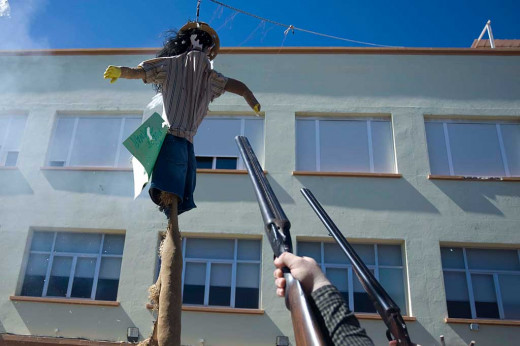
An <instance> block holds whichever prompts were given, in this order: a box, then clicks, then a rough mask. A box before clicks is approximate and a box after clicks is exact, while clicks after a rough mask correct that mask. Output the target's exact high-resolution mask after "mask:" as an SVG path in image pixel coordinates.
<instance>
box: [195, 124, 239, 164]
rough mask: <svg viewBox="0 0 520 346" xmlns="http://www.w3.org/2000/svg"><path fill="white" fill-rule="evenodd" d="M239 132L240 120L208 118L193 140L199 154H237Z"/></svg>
mask: <svg viewBox="0 0 520 346" xmlns="http://www.w3.org/2000/svg"><path fill="white" fill-rule="evenodd" d="M239 134H240V121H239V120H234V119H210V118H206V119H204V120H203V121H202V123H201V125H200V127H199V129H198V131H197V135H195V138H194V140H193V142H194V144H195V153H196V155H197V156H236V155H237V149H236V144H235V136H237V135H239Z"/></svg>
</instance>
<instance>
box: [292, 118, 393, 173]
mask: <svg viewBox="0 0 520 346" xmlns="http://www.w3.org/2000/svg"><path fill="white" fill-rule="evenodd" d="M296 170H298V171H316V172H367V173H368V172H370V173H395V172H396V164H395V154H394V144H393V137H392V125H391V122H390V120H389V119H373V118H370V119H348V120H347V119H343V120H340V119H308V118H305V119H297V120H296Z"/></svg>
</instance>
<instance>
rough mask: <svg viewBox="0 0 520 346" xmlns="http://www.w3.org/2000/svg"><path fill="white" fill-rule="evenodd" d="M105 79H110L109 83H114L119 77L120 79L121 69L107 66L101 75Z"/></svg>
mask: <svg viewBox="0 0 520 346" xmlns="http://www.w3.org/2000/svg"><path fill="white" fill-rule="evenodd" d="M103 77H104V78H105V79H110V83H114V82H115V81H116V80H117V79H118V78H119V77H121V67H118V66H112V65H110V66H108V67H107V69H106V70H105V73H104V74H103Z"/></svg>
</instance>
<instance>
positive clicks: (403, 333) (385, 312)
mask: <svg viewBox="0 0 520 346" xmlns="http://www.w3.org/2000/svg"><path fill="white" fill-rule="evenodd" d="M300 191H301V193H302V194H303V196H304V197H305V199H306V200H307V202H309V204H310V206H311V207H312V209H313V210H314V212H315V213H316V214H317V215H318V218H319V219H320V220H321V222H323V224H324V225H325V227H326V228H327V230H328V231H329V232H330V234H331V235H332V236H333V237H334V239H335V240H336V242H337V243H338V245H339V246H340V248H341V249H342V250H343V252H344V253H345V255H346V256H347V258H348V259H349V260H350V262H351V263H352V268H353V269H354V272H355V273H356V276H357V277H358V279H359V282H360V283H361V285H362V286H363V288H364V289H365V291H366V292H367V294H368V297H369V298H370V300H371V301H372V304H373V305H374V307H375V308H376V311H377V312H378V313H379V315H380V316H381V318H382V319H383V322H384V323H385V324H386V327H387V330H386V337H387V338H388V340H389V341H391V340H396V341H397V345H399V346H401V345H402V346H411V345H415V344H414V343H412V342H411V341H410V336H409V335H408V329H407V328H406V323H404V320H403V317H402V316H401V312H400V309H399V306H397V304H396V303H395V302H394V301H393V300H392V298H390V296H389V295H388V293H387V292H386V291H385V289H384V288H383V286H381V284H380V283H379V282H378V281H377V279H376V278H375V277H374V275H373V274H372V272H371V271H370V270H369V269H368V268H367V266H366V265H365V263H363V260H362V259H361V258H360V257H359V256H358V254H357V253H356V251H355V250H354V248H353V247H352V246H351V245H350V244H349V242H348V241H347V239H346V238H345V237H344V236H343V234H342V233H341V232H340V230H339V229H338V227H337V226H336V225H335V224H334V222H333V221H332V219H331V218H330V216H329V215H328V214H327V212H326V211H325V209H323V207H322V206H321V204H320V202H318V200H317V199H316V197H314V195H313V194H312V192H311V190H309V189H306V188H303V189H301V190H300Z"/></svg>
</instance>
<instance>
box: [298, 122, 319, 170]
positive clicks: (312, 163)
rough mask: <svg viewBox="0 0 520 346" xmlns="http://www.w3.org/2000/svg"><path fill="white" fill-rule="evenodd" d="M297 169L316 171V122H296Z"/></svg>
mask: <svg viewBox="0 0 520 346" xmlns="http://www.w3.org/2000/svg"><path fill="white" fill-rule="evenodd" d="M296 169H297V170H299V171H316V170H317V168H316V125H315V121H314V120H303V119H299V120H298V121H296Z"/></svg>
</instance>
